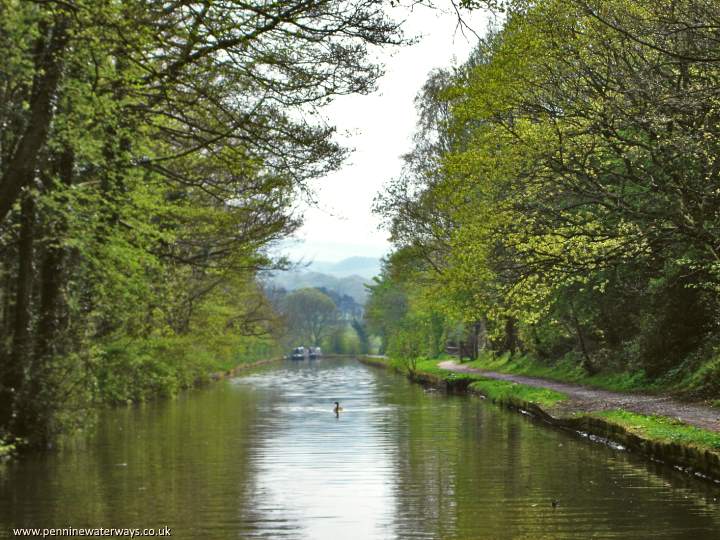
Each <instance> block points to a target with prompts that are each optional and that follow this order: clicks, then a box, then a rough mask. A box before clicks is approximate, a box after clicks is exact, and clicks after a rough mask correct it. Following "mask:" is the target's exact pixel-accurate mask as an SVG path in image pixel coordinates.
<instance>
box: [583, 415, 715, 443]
mask: <svg viewBox="0 0 720 540" xmlns="http://www.w3.org/2000/svg"><path fill="white" fill-rule="evenodd" d="M592 416H594V417H596V418H601V419H603V420H605V421H607V422H611V423H613V424H618V425H620V426H622V427H624V428H625V429H626V430H627V431H629V432H630V433H633V434H635V435H637V436H638V437H641V438H643V439H649V440H652V441H659V442H664V443H676V444H681V445H684V446H694V447H696V448H700V449H703V450H713V451H715V452H717V451H718V450H720V433H716V432H714V431H707V430H705V429H700V428H697V427H695V426H689V425H687V424H683V423H682V422H680V421H678V420H675V419H673V418H668V417H665V416H647V415H644V414H637V413H633V412H629V411H625V410H622V409H617V410H610V411H603V412H598V413H593V414H592Z"/></svg>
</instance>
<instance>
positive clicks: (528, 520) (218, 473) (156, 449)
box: [0, 359, 720, 540]
mask: <svg viewBox="0 0 720 540" xmlns="http://www.w3.org/2000/svg"><path fill="white" fill-rule="evenodd" d="M336 400H337V401H340V402H341V405H342V407H343V408H344V411H343V412H341V413H340V414H339V416H338V417H336V415H335V414H334V413H333V412H332V408H333V402H334V401H336ZM553 501H555V502H556V506H555V507H553V504H552V502H553ZM165 526H167V527H170V528H171V529H172V532H173V538H192V539H233V538H237V539H246V538H247V539H252V538H267V539H280V538H291V539H311V540H321V539H333V540H335V539H339V540H351V539H362V540H371V539H383V540H385V539H405V538H407V539H410V538H429V539H458V540H468V539H493V540H496V539H506V538H507V539H510V538H514V539H533V540H541V539H552V540H557V539H573V540H574V539H585V538H623V539H625V538H631V539H644V538H673V539H677V538H690V539H693V540H700V539H705V538H707V539H717V538H720V488H719V487H718V486H716V485H714V484H711V483H708V482H705V481H701V480H697V479H694V478H691V477H688V476H686V475H683V474H681V473H679V472H677V471H674V470H672V469H669V468H667V467H664V466H661V465H658V464H653V463H648V462H646V461H644V460H642V459H640V458H637V457H634V456H632V455H628V454H627V453H626V452H621V451H616V450H612V449H610V448H607V447H605V446H603V445H601V444H597V443H593V442H590V441H588V440H584V439H582V438H581V437H578V436H577V435H573V434H569V433H564V432H561V431H556V430H553V429H549V428H547V427H545V426H542V425H537V424H535V423H534V422H533V421H532V420H531V419H530V418H527V417H524V416H522V415H519V414H516V413H510V412H507V411H504V410H501V409H499V408H498V407H496V406H494V405H492V404H490V403H487V402H484V401H482V400H480V399H477V398H470V397H461V396H445V395H443V394H441V393H439V392H433V391H427V390H425V389H423V388H422V387H420V386H418V385H413V384H410V383H408V382H407V381H406V380H405V379H404V378H402V377H400V376H398V375H394V374H391V373H387V372H385V371H383V370H378V369H375V368H370V367H366V366H364V365H362V364H360V363H357V362H355V361H352V360H334V359H324V360H321V361H318V362H313V363H309V362H307V361H306V362H300V363H288V364H284V365H282V366H281V367H278V368H273V369H270V370H267V371H263V372H261V373H256V374H251V375H248V376H244V377H239V378H237V379H233V380H228V381H223V382H221V383H218V384H216V385H213V386H212V387H210V388H207V389H202V390H196V391H191V392H187V393H185V394H183V395H182V396H181V397H180V398H178V399H176V400H172V401H166V402H162V403H153V404H147V405H144V406H140V407H130V408H126V409H116V410H111V411H107V412H106V413H104V414H103V416H102V417H101V420H100V423H99V426H98V429H97V430H96V432H95V433H94V434H93V435H88V436H85V437H83V438H78V440H77V441H76V444H75V445H74V446H73V447H71V448H67V449H65V450H63V451H61V452H56V453H53V454H49V455H43V456H34V457H33V456H31V457H30V458H28V459H26V460H23V461H21V462H20V463H15V464H10V465H6V466H4V467H0V537H3V538H10V537H12V530H11V529H12V528H13V527H38V528H44V527H48V528H50V527H55V528H60V527H78V528H79V527H118V528H126V527H127V528H136V527H137V528H140V529H143V528H150V527H152V528H162V527H165Z"/></svg>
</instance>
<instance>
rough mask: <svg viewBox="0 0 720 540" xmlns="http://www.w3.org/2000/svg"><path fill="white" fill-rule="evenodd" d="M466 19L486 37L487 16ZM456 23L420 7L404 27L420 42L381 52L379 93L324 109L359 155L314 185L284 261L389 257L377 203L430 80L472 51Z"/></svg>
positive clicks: (470, 39)
mask: <svg viewBox="0 0 720 540" xmlns="http://www.w3.org/2000/svg"><path fill="white" fill-rule="evenodd" d="M447 4H448V5H449V2H447ZM396 9H397V8H396ZM391 13H392V12H391ZM466 15H467V14H464V20H465V21H466V22H467V23H468V24H469V26H470V27H471V28H472V29H474V30H475V31H476V32H477V33H478V34H480V35H482V34H483V33H484V32H485V29H486V28H487V21H488V20H489V19H488V15H487V14H485V13H482V12H473V13H472V14H471V15H470V16H466ZM456 24H457V18H456V15H455V13H454V12H444V13H443V12H441V11H439V10H431V9H429V8H426V7H422V6H418V7H416V8H415V9H414V11H413V12H412V13H411V14H409V16H408V18H407V22H406V25H405V26H404V28H405V32H406V35H408V36H412V35H421V36H422V38H421V41H420V42H419V43H417V44H415V45H413V46H411V47H404V48H401V49H399V50H396V51H395V52H394V53H392V52H391V51H381V52H380V59H381V62H382V63H383V64H384V65H385V75H384V76H383V77H382V79H381V80H380V81H379V84H378V90H377V91H376V92H375V93H373V94H371V95H367V96H341V97H340V98H338V99H337V100H336V101H335V102H334V103H332V104H331V105H330V106H328V107H327V108H326V109H325V114H326V116H327V118H328V121H329V123H330V124H331V125H335V126H337V130H338V140H340V141H341V142H342V143H343V144H344V145H345V146H347V147H350V148H354V149H355V151H354V152H353V153H352V154H350V156H349V158H348V160H347V161H346V163H345V165H344V167H343V168H342V169H341V170H340V171H338V172H336V173H333V174H332V175H329V176H327V177H325V178H321V179H318V180H317V181H316V182H315V183H314V187H315V190H316V192H317V200H318V202H319V204H318V207H317V208H315V207H310V208H308V207H304V216H305V224H304V225H303V227H302V228H301V229H300V231H298V233H297V234H296V240H295V241H291V242H287V243H286V244H285V245H283V251H284V252H285V254H287V255H289V256H290V257H291V258H292V259H294V260H299V259H303V260H305V261H312V260H317V261H339V260H342V259H345V258H347V257H352V256H356V255H358V256H368V257H380V256H382V255H384V254H385V253H386V252H387V251H388V250H389V244H388V242H387V240H386V238H387V233H386V232H385V231H378V220H377V219H376V217H375V216H374V215H373V214H372V212H371V207H372V201H373V198H374V197H375V195H376V194H377V193H378V191H380V190H381V189H382V188H383V184H384V183H385V182H386V181H388V180H389V179H391V178H393V177H396V176H398V174H399V173H400V170H401V167H402V160H401V156H402V154H404V153H406V152H407V151H408V150H410V148H411V144H412V140H411V139H412V135H413V133H414V131H415V122H416V113H415V107H414V104H413V100H414V98H415V95H416V94H417V92H418V91H419V90H420V88H421V87H422V85H423V83H424V82H425V80H426V78H427V75H428V73H429V72H430V71H431V70H432V69H434V68H439V67H447V66H450V65H452V64H459V63H462V62H463V61H464V60H465V59H466V58H467V56H468V54H469V53H470V51H471V49H472V48H473V46H474V45H475V42H476V38H475V37H474V36H473V34H472V33H471V32H468V31H467V30H465V32H464V34H465V35H463V33H461V32H460V30H458V29H457V28H456Z"/></svg>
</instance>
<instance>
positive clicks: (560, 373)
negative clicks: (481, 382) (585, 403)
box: [463, 353, 663, 392]
mask: <svg viewBox="0 0 720 540" xmlns="http://www.w3.org/2000/svg"><path fill="white" fill-rule="evenodd" d="M463 365H466V366H470V367H474V368H478V369H485V370H488V371H498V372H501V373H512V374H515V375H527V376H529V377H542V378H545V379H553V380H556V381H562V382H570V383H576V384H584V385H586V386H592V387H595V388H602V389H604V390H613V391H615V392H637V391H643V392H659V391H661V390H663V386H662V384H661V383H659V382H656V381H651V380H649V379H648V378H647V377H646V376H645V374H644V373H643V372H641V371H636V372H621V373H599V374H597V375H588V374H587V373H586V372H585V371H584V370H583V369H582V368H581V367H580V366H579V365H578V363H577V362H575V361H573V360H571V359H562V360H559V361H558V362H556V363H553V364H545V363H541V362H538V361H537V360H534V359H533V358H531V357H529V356H524V355H510V354H502V355H493V354H491V353H486V354H482V355H481V356H480V358H478V359H477V360H474V361H472V362H466V363H464V364H463Z"/></svg>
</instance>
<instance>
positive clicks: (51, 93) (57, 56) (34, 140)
mask: <svg viewBox="0 0 720 540" xmlns="http://www.w3.org/2000/svg"><path fill="white" fill-rule="evenodd" d="M68 22H69V18H68V17H67V16H66V15H65V14H61V15H60V16H58V18H57V19H56V20H55V24H54V25H53V26H52V28H51V30H50V31H49V35H47V36H46V37H45V40H44V41H43V42H41V43H40V44H39V46H38V54H37V55H36V58H35V74H36V75H35V80H34V81H33V88H32V92H31V95H30V104H29V109H30V116H29V118H28V122H27V128H26V129H25V133H23V135H22V136H21V137H20V140H19V142H18V145H17V147H16V149H15V152H13V154H12V156H11V158H10V160H9V162H8V165H7V168H6V169H5V172H4V174H3V175H2V177H1V178H0V222H2V221H4V220H5V219H6V218H7V216H8V214H9V213H10V210H11V209H12V207H13V205H14V204H15V202H16V201H17V200H18V198H19V197H20V195H21V193H22V190H23V188H24V187H26V186H29V185H30V183H31V182H32V180H33V178H34V177H35V171H36V169H37V166H38V160H39V155H40V151H41V149H42V147H43V146H44V145H45V142H46V140H47V136H48V132H49V130H50V125H51V123H52V119H53V114H54V106H53V102H54V100H55V94H56V93H57V88H58V84H59V82H60V76H61V73H62V63H63V53H64V50H65V46H66V44H67V41H68V34H67V30H68Z"/></svg>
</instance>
